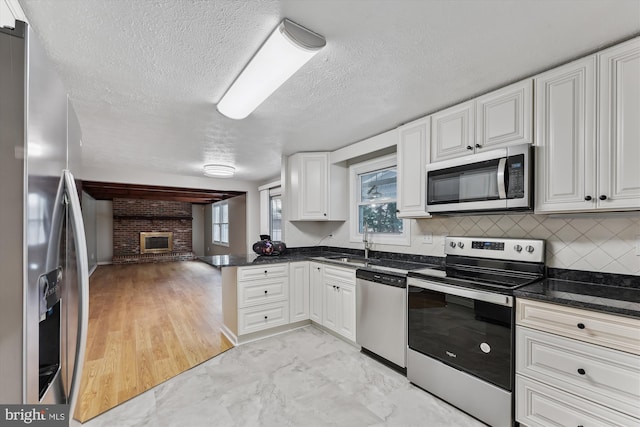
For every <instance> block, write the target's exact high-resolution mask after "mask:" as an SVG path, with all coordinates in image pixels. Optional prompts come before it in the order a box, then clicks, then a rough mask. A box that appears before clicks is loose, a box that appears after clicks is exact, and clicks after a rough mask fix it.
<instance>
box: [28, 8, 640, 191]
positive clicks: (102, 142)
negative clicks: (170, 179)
mask: <svg viewBox="0 0 640 427" xmlns="http://www.w3.org/2000/svg"><path fill="white" fill-rule="evenodd" d="M20 3H21V4H22V6H23V9H24V11H25V13H26V15H27V17H28V19H29V20H30V22H31V25H32V26H33V27H34V29H35V30H36V32H37V33H38V34H39V35H40V37H41V38H42V39H43V41H44V44H45V47H46V49H47V51H48V52H49V53H50V56H51V57H52V59H53V60H54V62H55V63H56V65H57V66H58V67H59V70H60V72H61V74H62V77H63V81H64V83H65V85H66V86H67V89H68V91H69V92H70V95H71V100H72V103H73V105H74V106H75V108H76V110H77V113H78V116H79V120H80V123H81V127H82V131H83V141H84V147H83V162H84V165H85V167H86V170H87V171H89V172H87V173H89V175H90V170H91V168H92V167H98V166H100V167H108V168H111V169H112V171H113V173H114V176H116V175H117V173H118V171H122V170H123V168H124V169H131V168H144V169H146V170H149V171H150V172H154V171H157V172H167V173H173V174H180V175H186V176H201V171H202V165H203V164H205V163H228V164H232V165H235V166H236V167H237V170H238V173H237V175H236V177H237V178H238V179H242V180H265V179H268V178H271V177H274V176H277V175H278V174H279V170H280V160H281V155H282V154H291V153H293V152H297V151H310V150H334V149H337V148H340V147H343V146H346V145H349V144H351V143H353V142H356V141H359V140H362V139H364V138H367V137H369V136H372V135H375V134H378V133H380V132H382V131H385V130H388V129H391V128H394V127H396V126H398V125H399V124H401V123H405V122H408V121H410V120H411V119H413V118H417V117H419V116H422V115H425V114H426V113H430V112H433V111H435V110H437V109H440V108H443V107H446V106H449V105H451V104H454V103H456V102H458V101H461V100H463V99H467V98H470V97H472V96H474V95H477V94H480V93H483V92H486V91H488V90H490V89H493V88H496V87H498V86H501V85H504V84H506V83H508V82H511V81H515V80H518V79H520V78H522V77H526V76H529V75H531V74H533V73H536V72H538V71H541V70H543V69H546V68H549V67H551V66H553V65H556V64H559V63H561V62H565V61H567V60H569V59H572V58H576V57H578V56H580V55H582V54H584V53H588V52H591V51H593V50H594V49H597V48H599V47H601V46H605V45H608V44H610V43H612V42H615V41H618V40H620V39H622V38H626V37H629V36H631V35H634V34H637V33H638V32H640V0H615V1H612V0H513V1H509V0H477V1H472V0H458V1H444V0H425V1H419V0H386V1H384V0H379V1H378V0H369V1H364V0H324V1H320V0H281V1H268V0H245V1H239V0H211V1H195V0H192V1H186V0H130V1H105V0H82V1H79V0H20ZM284 17H287V18H289V19H291V20H293V21H295V22H297V23H299V24H301V25H303V26H305V27H307V28H309V29H311V30H313V31H315V32H317V33H320V34H322V35H323V36H325V38H326V39H327V46H326V48H325V49H324V50H322V51H321V52H320V53H319V54H318V55H317V56H316V57H314V58H313V59H312V60H311V61H310V62H309V63H307V64H306V65H305V66H304V68H303V69H302V70H300V71H299V72H298V73H297V74H296V75H294V76H293V77H292V78H291V79H290V80H289V81H287V82H286V83H285V84H284V85H283V86H282V87H281V88H280V89H279V90H278V91H277V92H276V93H275V94H274V95H272V96H271V97H270V98H269V99H267V101H265V102H264V103H263V104H262V105H261V106H260V107H258V109H257V110H256V111H255V112H254V113H253V114H252V115H250V116H249V117H248V118H247V119H244V120H241V121H234V120H231V119H228V118H226V117H224V116H222V115H220V114H219V113H218V112H217V111H216V109H215V103H216V102H217V101H218V100H219V99H220V97H221V96H222V95H223V93H224V92H225V91H226V89H227V88H228V86H229V85H230V84H231V82H232V81H233V80H234V78H235V77H236V75H237V74H238V73H239V72H240V70H241V69H242V68H243V67H244V65H245V64H246V62H247V61H248V60H249V59H250V58H251V56H252V55H253V53H254V52H255V50H256V49H257V48H258V47H259V46H260V44H261V43H262V42H263V40H264V39H265V38H266V37H267V36H268V34H269V33H270V32H271V31H272V30H273V28H274V27H275V26H276V25H277V23H278V22H279V21H280V20H281V19H282V18H284ZM87 178H89V179H90V178H91V177H90V176H87Z"/></svg>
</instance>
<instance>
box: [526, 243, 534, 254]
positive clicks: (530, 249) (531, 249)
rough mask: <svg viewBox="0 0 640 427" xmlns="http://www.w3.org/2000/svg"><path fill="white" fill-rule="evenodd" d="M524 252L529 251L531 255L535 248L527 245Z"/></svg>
mask: <svg viewBox="0 0 640 427" xmlns="http://www.w3.org/2000/svg"><path fill="white" fill-rule="evenodd" d="M524 250H525V251H527V252H529V253H532V252H533V251H534V248H533V246H531V245H527V247H526V248H524Z"/></svg>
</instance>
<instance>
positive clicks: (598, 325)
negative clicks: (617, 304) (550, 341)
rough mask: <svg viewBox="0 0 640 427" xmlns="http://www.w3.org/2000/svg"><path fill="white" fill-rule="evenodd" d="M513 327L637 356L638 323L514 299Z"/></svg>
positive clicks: (639, 335)
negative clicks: (514, 319) (536, 330)
mask: <svg viewBox="0 0 640 427" xmlns="http://www.w3.org/2000/svg"><path fill="white" fill-rule="evenodd" d="M516 323H517V324H518V325H522V326H528V327H530V328H533V329H539V330H541V331H545V332H552V333H555V334H558V335H563V336H565V337H569V338H575V339H577V340H581V341H586V342H590V343H593V344H598V345H603V346H605V347H609V348H614V349H616V350H621V351H627V352H629V353H634V354H639V355H640V319H634V318H630V317H624V316H615V315H613V314H607V313H600V312H597V311H591V310H583V309H580V308H573V307H567V306H563V305H559V304H551V303H546V302H541V301H531V300H527V299H520V298H518V299H517V300H516Z"/></svg>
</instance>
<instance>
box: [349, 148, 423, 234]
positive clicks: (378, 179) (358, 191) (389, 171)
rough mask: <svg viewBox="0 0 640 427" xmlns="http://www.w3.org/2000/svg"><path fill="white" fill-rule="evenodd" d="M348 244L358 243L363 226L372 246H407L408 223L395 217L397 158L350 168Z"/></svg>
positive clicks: (390, 156) (392, 155) (386, 158)
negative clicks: (349, 227)
mask: <svg viewBox="0 0 640 427" xmlns="http://www.w3.org/2000/svg"><path fill="white" fill-rule="evenodd" d="M349 170H350V177H351V206H352V207H351V219H352V220H351V224H352V225H351V241H352V242H361V241H362V239H363V237H364V231H365V229H364V228H365V226H366V227H367V230H366V231H367V234H368V237H369V241H370V242H372V243H373V244H376V243H378V244H392V245H403V246H408V245H410V244H411V241H410V232H409V221H407V220H404V219H401V218H398V216H397V212H396V209H397V193H398V192H397V168H396V155H395V154H391V155H388V156H384V157H379V158H377V159H374V160H370V161H367V162H363V163H358V164H355V165H352V166H351V167H350V168H349Z"/></svg>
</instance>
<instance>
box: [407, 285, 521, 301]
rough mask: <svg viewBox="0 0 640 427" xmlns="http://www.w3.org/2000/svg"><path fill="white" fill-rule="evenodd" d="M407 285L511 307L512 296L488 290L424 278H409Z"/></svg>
mask: <svg viewBox="0 0 640 427" xmlns="http://www.w3.org/2000/svg"><path fill="white" fill-rule="evenodd" d="M407 284H408V285H409V286H416V287H418V288H422V289H428V290H430V291H435V292H442V293H443V294H449V295H455V296H459V297H463V298H470V299H474V300H478V301H484V302H488V303H491V304H498V305H503V306H505V307H513V297H512V296H510V295H502V294H493V293H490V292H483V291H476V290H474V289H466V288H461V287H459V286H450V285H441V284H439V283H434V282H426V281H424V280H416V279H412V278H409V282H408V283H407Z"/></svg>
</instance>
